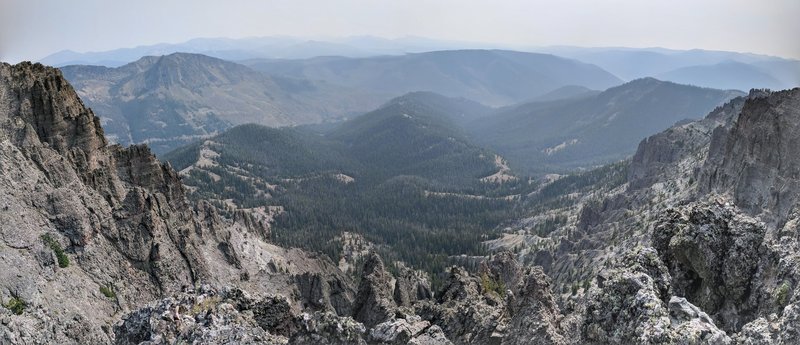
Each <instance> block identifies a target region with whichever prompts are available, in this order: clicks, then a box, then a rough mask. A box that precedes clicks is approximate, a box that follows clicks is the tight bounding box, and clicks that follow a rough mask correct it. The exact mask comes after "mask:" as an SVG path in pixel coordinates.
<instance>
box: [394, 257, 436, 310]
mask: <svg viewBox="0 0 800 345" xmlns="http://www.w3.org/2000/svg"><path fill="white" fill-rule="evenodd" d="M398 271H399V274H398V276H397V277H395V283H394V302H395V304H397V306H400V307H410V306H412V305H414V303H416V302H417V301H422V300H428V299H431V298H433V292H432V291H431V284H430V282H429V281H428V277H427V275H426V274H425V273H424V272H422V271H417V270H414V269H412V268H410V267H407V266H405V265H403V264H398Z"/></svg>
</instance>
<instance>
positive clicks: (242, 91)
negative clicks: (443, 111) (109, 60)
mask: <svg viewBox="0 0 800 345" xmlns="http://www.w3.org/2000/svg"><path fill="white" fill-rule="evenodd" d="M61 70H62V72H63V74H64V76H65V77H66V78H67V80H69V81H70V82H71V83H72V85H74V87H75V89H76V90H77V92H78V94H79V95H80V96H81V98H82V99H83V100H84V101H85V102H86V103H87V105H89V106H90V107H92V108H93V109H95V111H97V113H98V114H99V115H100V116H101V118H102V119H103V122H104V126H105V128H106V133H107V135H108V137H109V138H110V139H112V140H113V141H115V142H118V143H121V144H125V145H128V144H133V143H149V144H150V146H151V147H152V148H153V150H154V151H155V152H159V153H160V152H165V151H168V150H170V149H173V148H175V147H178V146H180V145H182V144H185V143H187V142H189V141H191V140H196V139H197V138H201V137H204V136H208V135H213V134H215V133H218V132H221V131H223V130H225V129H228V128H230V127H232V126H235V125H238V124H244V123H258V124H263V125H269V126H286V125H295V124H303V123H318V122H324V121H330V120H335V119H341V118H344V117H347V116H352V115H356V114H361V113H364V112H366V111H368V110H369V109H373V108H375V107H376V106H378V105H379V104H380V102H383V101H384V98H379V97H377V96H375V95H373V94H370V93H369V92H362V91H357V90H351V89H348V88H344V87H341V86H333V85H329V84H326V83H324V82H312V81H308V80H299V79H292V78H286V77H274V76H267V75H264V74H262V73H259V72H257V71H254V70H252V69H250V68H248V67H246V66H243V65H239V64H236V63H232V62H228V61H225V60H220V59H217V58H212V57H208V56H204V55H198V54H185V53H176V54H171V55H166V56H160V57H144V58H142V59H139V60H138V61H136V62H133V63H130V64H127V65H124V66H121V67H117V68H107V67H101V66H65V67H62V68H61Z"/></svg>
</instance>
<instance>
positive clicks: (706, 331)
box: [581, 248, 730, 344]
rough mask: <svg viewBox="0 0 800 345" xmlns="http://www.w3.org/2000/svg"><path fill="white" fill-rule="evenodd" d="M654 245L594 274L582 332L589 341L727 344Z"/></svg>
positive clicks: (586, 340) (728, 339) (724, 335)
mask: <svg viewBox="0 0 800 345" xmlns="http://www.w3.org/2000/svg"><path fill="white" fill-rule="evenodd" d="M671 291H672V290H671V284H670V276H669V273H668V271H667V268H666V266H664V264H663V263H662V262H661V260H660V258H659V257H658V253H657V252H656V250H654V249H653V248H641V249H638V250H635V251H633V252H631V253H629V254H628V255H627V256H625V257H622V258H619V260H618V261H617V262H615V263H611V264H610V265H609V267H608V268H607V269H605V270H603V271H602V272H601V274H600V275H599V276H598V277H597V286H596V287H592V289H591V290H590V292H589V296H588V304H587V306H586V311H585V313H584V320H583V324H582V325H581V333H582V336H583V341H585V342H586V343H588V344H729V343H730V338H729V337H728V336H727V335H726V334H725V332H723V331H721V330H719V329H718V328H717V327H716V326H715V325H714V323H713V321H712V320H711V319H710V318H709V317H708V316H707V315H705V314H704V313H702V312H700V311H699V309H698V308H697V307H695V306H693V305H691V304H690V303H689V302H687V301H686V300H685V299H677V298H674V297H672V296H671Z"/></svg>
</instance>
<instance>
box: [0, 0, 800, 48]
mask: <svg viewBox="0 0 800 345" xmlns="http://www.w3.org/2000/svg"><path fill="white" fill-rule="evenodd" d="M798 15H800V1H798V0H759V1H754V0H551V1H539V0H492V1H474V0H182V1H178V0H136V1H122V0H0V60H2V61H7V62H18V61H21V60H34V61H35V60H39V59H41V58H43V57H45V56H46V55H49V54H51V53H54V52H57V51H60V50H64V49H69V50H73V51H78V52H86V51H104V50H111V49H116V48H124V47H134V46H139V45H148V44H155V43H164V42H166V43H178V42H183V41H186V40H189V39H192V38H198V37H230V38H241V37H259V36H275V35H283V36H299V37H309V38H314V37H320V36H326V37H330V36H335V37H345V36H359V35H371V36H379V37H385V38H398V37H404V36H420V37H428V38H434V39H443V40H457V41H469V42H487V43H492V44H495V45H509V46H529V47H541V46H550V45H573V46H591V47H608V46H616V47H620V46H624V47H639V48H643V47H665V48H672V49H694V48H697V49H709V50H729V51H737V52H752V53H760V54H768V55H776V56H782V57H788V58H795V59H800V39H798V38H797V37H798V34H800V20H797V17H798Z"/></svg>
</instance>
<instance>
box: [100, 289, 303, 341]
mask: <svg viewBox="0 0 800 345" xmlns="http://www.w3.org/2000/svg"><path fill="white" fill-rule="evenodd" d="M283 302H284V303H285V301H283ZM277 305H280V303H278V302H276V301H275V300H265V301H253V300H251V299H250V298H249V297H247V296H246V294H244V293H243V292H242V291H240V290H235V289H234V290H222V291H216V290H214V289H212V288H210V287H207V286H206V287H201V288H200V289H199V290H198V291H193V292H190V293H183V294H179V295H176V296H174V297H170V298H166V299H163V300H161V301H158V302H155V303H152V304H150V305H148V306H147V307H144V308H142V309H139V310H137V311H135V312H133V313H131V314H129V315H127V316H126V317H125V319H124V320H123V321H122V322H120V323H119V324H118V325H116V326H115V328H114V331H115V333H116V335H117V337H116V343H117V344H118V345H134V344H177V343H189V344H231V343H238V344H286V343H287V339H286V338H285V337H281V336H276V335H274V334H270V332H268V330H269V331H273V332H275V333H281V331H282V327H284V326H285V325H287V324H289V325H293V323H294V320H293V319H292V316H291V315H290V314H288V313H287V312H286V310H284V309H282V308H280V307H276V306H277Z"/></svg>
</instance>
